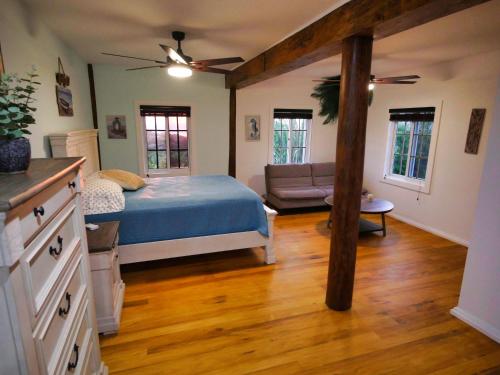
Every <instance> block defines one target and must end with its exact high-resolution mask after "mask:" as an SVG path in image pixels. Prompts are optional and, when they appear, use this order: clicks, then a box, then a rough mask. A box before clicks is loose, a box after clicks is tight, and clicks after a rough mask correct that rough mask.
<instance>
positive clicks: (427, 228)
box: [386, 212, 470, 247]
mask: <svg viewBox="0 0 500 375" xmlns="http://www.w3.org/2000/svg"><path fill="white" fill-rule="evenodd" d="M386 215H387V216H390V217H392V218H394V219H396V220H399V221H402V222H404V223H406V224H410V225H412V226H414V227H417V228H420V229H422V230H425V231H426V232H429V233H432V234H435V235H436V236H439V237H443V238H446V239H447V240H450V241H452V242H456V243H457V244H459V245H462V246H465V247H469V244H470V243H469V241H468V240H466V239H464V238H460V237H457V236H455V235H453V234H450V233H447V232H444V231H442V230H440V229H436V228H433V227H430V226H428V225H425V224H422V223H419V222H418V221H415V220H413V219H410V218H407V217H406V216H402V215H399V214H396V213H394V212H391V213H388V214H386Z"/></svg>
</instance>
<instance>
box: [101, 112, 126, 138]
mask: <svg viewBox="0 0 500 375" xmlns="http://www.w3.org/2000/svg"><path fill="white" fill-rule="evenodd" d="M106 128H107V130H108V138H109V139H127V120H126V118H125V116H124V115H107V116H106Z"/></svg>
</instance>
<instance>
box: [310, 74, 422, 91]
mask: <svg viewBox="0 0 500 375" xmlns="http://www.w3.org/2000/svg"><path fill="white" fill-rule="evenodd" d="M419 78H420V76H417V75H415V74H414V75H409V76H398V77H383V78H376V77H375V76H374V75H371V76H370V83H369V85H368V89H369V90H373V89H374V88H375V85H381V84H382V85H387V84H390V85H392V84H399V85H412V84H414V83H416V82H417V81H415V80H416V79H419ZM313 82H323V83H331V84H332V85H339V84H340V76H336V77H333V78H327V79H313Z"/></svg>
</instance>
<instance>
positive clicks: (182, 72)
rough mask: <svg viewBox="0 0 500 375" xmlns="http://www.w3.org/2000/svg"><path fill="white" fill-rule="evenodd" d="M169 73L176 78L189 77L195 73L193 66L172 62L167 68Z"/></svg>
mask: <svg viewBox="0 0 500 375" xmlns="http://www.w3.org/2000/svg"><path fill="white" fill-rule="evenodd" d="M167 73H168V75H169V76H171V77H176V78H187V77H191V76H192V75H193V71H192V70H191V68H190V67H189V66H187V65H185V64H172V65H170V66H169V67H168V68H167Z"/></svg>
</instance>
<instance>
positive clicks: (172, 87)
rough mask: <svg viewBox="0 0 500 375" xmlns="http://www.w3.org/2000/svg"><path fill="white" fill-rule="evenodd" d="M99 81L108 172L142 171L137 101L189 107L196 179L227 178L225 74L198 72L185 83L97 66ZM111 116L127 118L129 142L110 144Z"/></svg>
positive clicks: (160, 74) (159, 72)
mask: <svg viewBox="0 0 500 375" xmlns="http://www.w3.org/2000/svg"><path fill="white" fill-rule="evenodd" d="M146 65H147V64H146ZM94 78H95V89H96V100H97V114H98V122H99V137H100V149H101V161H102V168H103V169H109V168H120V169H125V170H129V171H132V172H136V173H137V172H138V171H139V164H138V163H139V160H138V156H137V155H138V150H137V142H136V123H135V120H136V119H135V107H136V102H149V103H151V104H164V105H186V106H190V107H191V139H190V146H191V149H190V150H191V156H190V161H191V174H227V168H228V153H229V90H226V89H225V88H224V77H223V76H222V75H219V74H211V73H196V72H195V73H194V74H193V76H192V77H191V78H188V79H186V80H182V79H176V78H172V77H169V76H168V75H167V74H166V72H165V70H164V69H149V70H143V71H125V68H124V67H121V66H113V65H95V66H94ZM143 104H144V103H143ZM106 115H125V116H126V122H127V139H108V136H107V132H106Z"/></svg>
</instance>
